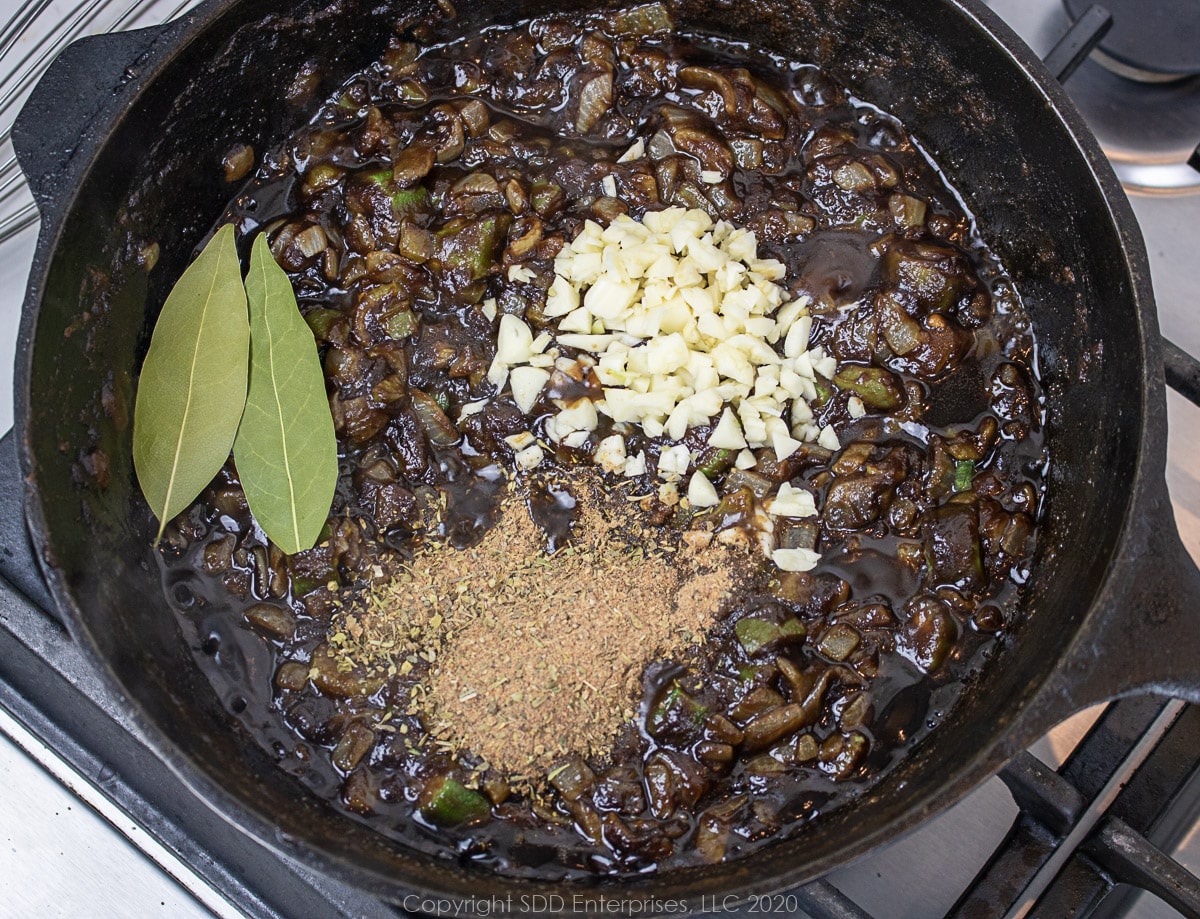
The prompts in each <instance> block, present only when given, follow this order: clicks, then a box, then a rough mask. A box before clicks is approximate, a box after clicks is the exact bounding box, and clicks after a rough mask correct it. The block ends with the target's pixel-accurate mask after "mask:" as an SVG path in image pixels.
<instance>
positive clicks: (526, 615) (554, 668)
mask: <svg viewBox="0 0 1200 919" xmlns="http://www.w3.org/2000/svg"><path fill="white" fill-rule="evenodd" d="M535 487H536V486H535ZM571 490H572V492H573V494H574V495H575V497H576V502H577V504H576V509H575V519H574V522H573V525H572V538H571V540H570V542H569V544H568V545H566V546H564V547H562V548H560V549H558V551H556V552H554V553H553V554H552V555H551V554H549V553H548V552H547V548H546V546H547V535H546V533H545V531H543V530H542V528H541V527H540V526H539V525H538V524H537V523H535V522H534V520H533V518H532V517H531V515H530V511H529V508H528V505H527V503H526V498H527V495H526V494H525V493H523V492H522V491H520V490H517V489H512V490H510V491H509V492H508V493H507V495H506V496H505V497H504V498H503V500H502V505H501V508H500V514H499V517H498V519H497V522H496V524H495V525H494V526H493V527H492V528H491V529H490V530H489V531H488V532H487V533H486V535H485V536H484V537H483V539H482V540H481V541H480V542H479V543H478V544H477V545H475V546H473V547H471V548H468V549H455V548H452V547H451V546H448V545H445V544H442V543H436V542H434V543H427V544H426V545H425V546H423V547H422V548H421V549H420V550H419V551H418V552H417V554H416V556H415V557H414V559H413V560H412V562H411V563H409V564H408V565H407V566H405V568H404V570H403V571H402V572H400V573H399V575H398V576H396V577H394V578H392V579H391V580H389V581H387V582H386V583H384V584H382V585H378V586H376V587H375V588H374V589H373V591H372V593H371V594H370V596H369V597H368V599H367V602H366V603H364V604H361V605H360V607H359V608H358V609H357V611H355V612H354V613H352V614H348V615H346V616H345V619H344V621H343V622H342V623H340V624H339V628H340V629H341V631H342V632H343V633H344V635H345V639H344V640H343V642H341V646H342V655H343V657H349V658H351V659H352V660H353V661H354V664H355V665H356V666H360V667H361V666H364V665H366V666H367V667H374V668H379V669H384V668H386V670H387V671H388V672H390V673H393V674H395V673H399V674H400V675H401V676H402V677H403V676H406V675H408V674H410V673H411V674H413V675H414V676H423V679H422V680H421V681H420V683H419V685H416V686H414V696H413V698H414V707H415V708H416V709H417V711H418V712H419V713H420V714H421V717H422V721H423V723H424V724H425V726H426V729H427V730H428V731H429V733H430V734H432V735H433V736H434V737H435V738H436V739H437V740H438V742H439V743H440V744H442V745H443V746H446V747H450V748H452V749H456V750H461V751H469V752H471V753H473V754H475V755H477V756H479V757H481V758H482V759H483V760H484V761H485V766H484V767H483V768H486V767H487V766H490V767H491V768H493V769H497V770H499V771H501V772H503V773H505V774H507V775H509V776H530V777H532V776H535V775H536V774H537V773H540V772H544V771H545V770H546V769H547V768H548V767H549V766H550V765H551V764H552V763H553V762H554V761H555V760H556V759H557V758H559V757H561V756H563V755H565V754H568V753H577V754H581V755H584V756H593V755H599V754H603V753H605V752H607V751H608V749H609V748H610V746H611V743H612V740H613V738H614V736H615V734H616V733H617V732H618V731H619V730H620V729H621V727H622V725H624V724H627V723H629V722H630V721H631V720H632V719H633V718H634V715H635V712H634V710H633V700H634V698H635V696H636V694H637V692H638V690H639V688H640V680H641V674H642V671H643V669H644V668H645V665H646V664H647V663H649V662H650V661H652V660H655V659H663V658H664V657H670V656H671V655H673V654H677V653H679V652H680V651H682V650H683V649H685V648H687V647H688V646H690V645H693V644H696V643H698V642H699V641H701V640H702V638H703V635H704V633H705V631H706V630H707V629H708V628H709V627H710V626H711V625H712V624H713V623H714V622H715V621H716V618H717V616H718V614H719V613H720V612H721V610H722V608H723V607H724V606H725V605H727V604H728V602H729V598H730V596H731V595H732V594H733V593H734V592H735V591H736V588H737V584H738V580H739V572H740V570H741V569H742V568H743V567H744V565H745V556H744V555H743V554H742V553H740V552H738V551H736V550H733V549H729V548H726V547H724V546H719V545H715V544H714V545H713V546H711V547H708V548H706V549H704V550H703V551H699V552H697V551H694V550H681V549H680V547H679V534H678V531H675V530H672V529H670V528H659V527H653V526H650V525H648V524H647V522H646V515H645V514H644V513H643V512H642V511H641V510H640V508H639V507H638V505H637V504H635V503H632V502H629V501H627V500H625V499H624V497H622V496H611V495H606V494H605V493H604V492H603V491H602V490H601V489H600V488H599V487H596V486H595V485H593V484H591V483H587V482H575V483H573V484H572V487H571ZM397 662H399V663H397Z"/></svg>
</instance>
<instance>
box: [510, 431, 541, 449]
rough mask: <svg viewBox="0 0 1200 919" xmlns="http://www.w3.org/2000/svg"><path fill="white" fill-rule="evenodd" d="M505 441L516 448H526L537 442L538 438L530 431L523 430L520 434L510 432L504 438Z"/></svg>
mask: <svg viewBox="0 0 1200 919" xmlns="http://www.w3.org/2000/svg"><path fill="white" fill-rule="evenodd" d="M504 442H505V443H506V444H508V445H509V446H510V447H512V448H513V449H514V450H524V449H525V448H526V447H528V446H530V445H531V444H535V443H537V438H536V437H534V436H533V434H531V433H530V432H529V431H522V432H521V433H520V434H510V435H509V436H508V437H506V438H504Z"/></svg>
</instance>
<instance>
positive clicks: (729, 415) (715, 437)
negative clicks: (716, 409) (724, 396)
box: [708, 408, 754, 456]
mask: <svg viewBox="0 0 1200 919" xmlns="http://www.w3.org/2000/svg"><path fill="white" fill-rule="evenodd" d="M708 445H709V446H710V447H717V448H718V449H721V450H741V449H742V448H744V447H745V446H746V438H745V437H743V436H742V426H741V425H740V424H738V422H737V418H736V417H735V416H734V414H733V411H732V410H731V409H728V408H727V409H725V411H723V412H722V413H721V420H720V421H718V422H717V426H716V427H715V428H713V432H712V434H710V435H709V437H708ZM753 455H754V454H751V456H753Z"/></svg>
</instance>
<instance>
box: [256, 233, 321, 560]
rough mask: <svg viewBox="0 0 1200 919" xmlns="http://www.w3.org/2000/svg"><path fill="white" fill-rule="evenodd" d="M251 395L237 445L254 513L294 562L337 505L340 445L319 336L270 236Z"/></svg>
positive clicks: (262, 264)
mask: <svg viewBox="0 0 1200 919" xmlns="http://www.w3.org/2000/svg"><path fill="white" fill-rule="evenodd" d="M246 295H247V297H248V299H249V302H250V389H249V393H248V395H247V397H246V411H245V413H244V414H243V415H242V424H241V427H239V428H238V433H237V439H236V440H235V441H234V445H233V458H234V462H235V463H236V464H237V469H238V476H239V477H240V478H241V481H242V488H243V489H244V490H245V492H246V500H247V502H249V504H250V512H251V513H252V514H254V519H255V520H257V521H258V523H259V526H261V527H262V528H263V530H264V531H265V532H266V534H267V536H269V537H270V538H271V541H272V542H274V543H275V544H276V545H277V546H279V548H281V549H282V550H283V551H284V552H286V553H288V554H289V555H291V554H295V553H296V552H301V551H303V550H305V549H311V548H312V547H313V545H314V544H315V543H316V541H317V536H318V535H319V534H320V532H321V527H322V526H323V525H324V523H325V518H326V517H327V516H328V514H329V508H330V505H331V504H332V503H333V491H334V488H335V486H336V485H337V476H338V464H337V438H336V436H335V435H334V431H333V417H332V415H331V414H330V412H329V400H328V398H327V396H326V395H325V377H324V374H322V372H321V362H320V358H319V357H318V355H317V344H316V340H315V339H314V338H313V333H312V330H311V329H310V328H309V327H308V324H307V323H306V322H305V321H304V318H303V317H302V316H301V315H300V310H299V308H298V307H297V305H296V295H295V293H294V292H293V291H292V285H291V282H290V281H289V280H288V277H287V274H285V273H284V271H283V269H282V268H280V267H279V265H277V264H276V262H275V259H274V257H273V256H272V255H271V250H270V247H269V246H268V245H267V239H266V236H265V234H260V235H259V236H258V238H257V239H255V241H254V247H253V250H252V252H251V254H250V273H249V274H248V275H247V276H246Z"/></svg>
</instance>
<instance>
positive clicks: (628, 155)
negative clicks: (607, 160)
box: [617, 137, 646, 163]
mask: <svg viewBox="0 0 1200 919" xmlns="http://www.w3.org/2000/svg"><path fill="white" fill-rule="evenodd" d="M645 155H646V142H645V141H644V140H642V139H641V138H640V137H639V138H638V139H637V140H635V141H634V142H633V143H632V144H631V145H630V147H629V149H628V150H626V151H625V152H624V153H622V154H621V155H620V157H619V158H618V159H617V162H618V163H630V162H632V161H633V160H640V159H641V158H642V157H643V156H645Z"/></svg>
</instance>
